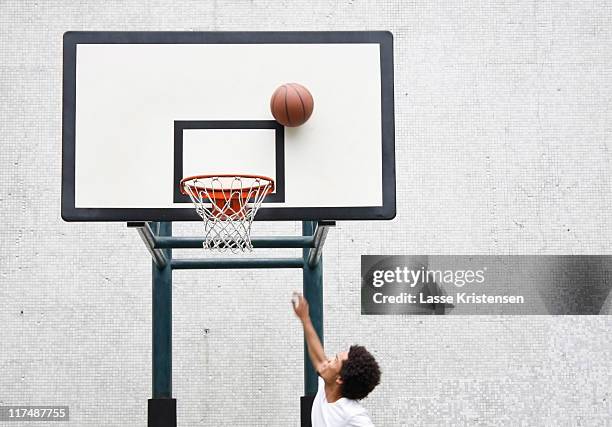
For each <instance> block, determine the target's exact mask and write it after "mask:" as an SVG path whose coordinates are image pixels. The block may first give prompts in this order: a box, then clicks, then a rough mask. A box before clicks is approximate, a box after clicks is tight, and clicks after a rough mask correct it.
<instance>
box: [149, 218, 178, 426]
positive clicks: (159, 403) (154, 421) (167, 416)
mask: <svg viewBox="0 0 612 427" xmlns="http://www.w3.org/2000/svg"><path fill="white" fill-rule="evenodd" d="M156 228H157V230H158V233H157V234H158V235H160V236H171V235H172V223H171V222H161V223H159V224H156ZM161 252H163V255H164V256H165V258H166V259H167V260H171V259H172V250H171V249H164V250H163V251H161ZM152 306H153V372H152V377H153V399H150V400H149V410H148V426H149V427H162V426H165V427H175V426H176V399H172V267H171V265H170V263H169V262H166V263H165V265H164V266H163V267H160V266H159V265H158V264H157V263H156V262H155V261H154V262H153V303H152Z"/></svg>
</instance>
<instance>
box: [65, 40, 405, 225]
mask: <svg viewBox="0 0 612 427" xmlns="http://www.w3.org/2000/svg"><path fill="white" fill-rule="evenodd" d="M63 79H64V81H63V83H64V86H63V164H62V218H63V219H64V220H66V221H154V220H156V221H190V220H200V217H199V216H198V215H197V214H196V212H195V211H194V209H193V207H192V205H191V202H190V200H189V198H188V197H187V196H185V195H183V194H181V192H180V191H179V182H180V180H181V179H182V178H183V177H185V176H190V175H199V174H217V173H218V174H226V173H236V174H239V173H240V174H255V175H265V176H269V177H271V178H272V179H274V181H275V191H274V192H273V193H272V194H270V195H268V196H267V197H266V199H265V200H264V203H263V205H262V207H261V209H260V210H259V212H258V213H257V216H256V219H257V220H316V219H329V220H350V219H362V220H368V219H391V218H393V217H394V216H395V152H394V151H395V149H394V103H393V38H392V35H391V33H389V32H68V33H66V34H65V35H64V76H63ZM290 82H296V83H299V84H301V85H303V86H305V87H306V88H308V90H309V91H310V92H311V94H312V96H313V99H314V111H313V113H312V116H311V117H310V119H309V120H308V121H307V122H306V123H305V124H303V125H301V126H299V127H291V128H290V127H284V126H282V125H280V124H279V123H278V122H276V121H275V120H274V117H273V116H272V113H271V111H270V98H271V96H272V94H273V92H274V91H275V89H276V88H277V87H279V86H280V85H282V84H284V83H290Z"/></svg>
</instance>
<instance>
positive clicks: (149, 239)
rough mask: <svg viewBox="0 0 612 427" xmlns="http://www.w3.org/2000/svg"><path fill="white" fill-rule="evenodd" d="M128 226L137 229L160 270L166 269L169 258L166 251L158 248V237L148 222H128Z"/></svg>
mask: <svg viewBox="0 0 612 427" xmlns="http://www.w3.org/2000/svg"><path fill="white" fill-rule="evenodd" d="M127 226H128V227H130V228H135V229H136V231H138V234H139V235H140V238H141V239H142V241H143V242H144V244H145V246H146V247H147V250H148V251H149V253H150V254H151V256H152V257H153V261H154V262H155V265H157V267H158V268H164V267H165V266H166V265H168V258H167V257H166V255H165V254H164V251H162V250H161V249H158V248H157V247H156V236H155V233H154V232H153V230H152V229H151V226H150V225H149V223H148V222H128V223H127Z"/></svg>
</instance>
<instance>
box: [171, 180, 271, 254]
mask: <svg viewBox="0 0 612 427" xmlns="http://www.w3.org/2000/svg"><path fill="white" fill-rule="evenodd" d="M181 190H182V192H183V193H184V194H187V195H188V196H189V198H190V199H191V201H192V202H193V204H194V206H195V209H196V212H197V213H198V215H200V217H202V220H204V248H205V249H213V250H218V251H225V250H230V251H232V252H239V251H250V250H252V249H253V244H252V243H251V225H252V223H253V219H254V218H255V214H257V210H258V209H259V207H260V206H261V203H262V202H263V200H264V198H265V197H266V195H268V194H269V193H270V192H272V191H273V190H274V181H272V179H270V178H267V177H263V176H254V175H241V176H233V175H232V176H227V175H217V176H210V175H207V176H196V177H190V178H185V179H183V180H182V181H181Z"/></svg>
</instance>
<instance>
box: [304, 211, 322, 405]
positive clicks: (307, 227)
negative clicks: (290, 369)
mask: <svg viewBox="0 0 612 427" xmlns="http://www.w3.org/2000/svg"><path fill="white" fill-rule="evenodd" d="M315 228H316V222H315V221H302V235H303V236H312V235H314V232H315ZM309 251H310V248H304V249H303V251H302V255H303V257H304V270H303V271H304V273H303V274H304V277H303V279H304V284H303V293H304V297H305V298H306V300H307V301H308V305H309V307H310V319H311V320H312V324H313V326H314V329H315V331H317V335H319V339H320V340H321V343H323V261H322V260H319V262H318V263H317V265H316V266H314V267H309V266H308V252H309ZM317 388H318V375H317V372H316V371H315V369H314V367H313V366H312V363H311V362H310V357H309V356H308V348H307V347H306V343H305V342H304V394H305V395H306V396H308V395H315V394H317Z"/></svg>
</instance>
